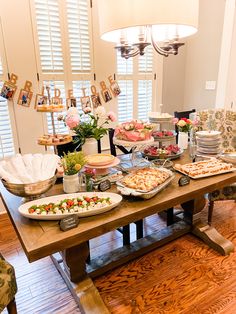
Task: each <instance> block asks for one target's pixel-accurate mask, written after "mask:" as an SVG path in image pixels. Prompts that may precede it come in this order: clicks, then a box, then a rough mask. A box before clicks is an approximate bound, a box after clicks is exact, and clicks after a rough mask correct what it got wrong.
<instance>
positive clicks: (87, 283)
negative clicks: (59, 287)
mask: <svg viewBox="0 0 236 314" xmlns="http://www.w3.org/2000/svg"><path fill="white" fill-rule="evenodd" d="M88 254H89V249H88V244H87V243H82V244H80V245H77V246H74V247H71V248H68V249H66V250H65V251H63V252H61V254H59V253H57V254H54V255H52V256H51V258H52V260H53V262H54V264H55V266H56V267H57V270H58V271H59V273H60V274H61V276H62V278H63V279H64V281H65V283H66V284H67V286H68V288H69V289H70V291H71V294H72V295H73V297H74V299H75V301H76V302H77V304H78V305H79V308H80V310H81V312H82V313H84V314H86V313H93V314H101V313H104V314H109V313H110V312H109V311H108V309H107V307H106V306H105V304H104V302H103V300H102V298H101V296H100V294H99V292H98V290H97V288H96V287H95V285H94V283H93V281H92V279H91V278H90V277H89V276H88V274H87V271H86V259H87V257H88Z"/></svg>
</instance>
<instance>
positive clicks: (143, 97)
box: [138, 80, 152, 121]
mask: <svg viewBox="0 0 236 314" xmlns="http://www.w3.org/2000/svg"><path fill="white" fill-rule="evenodd" d="M151 110H152V81H151V80H139V81H138V119H140V120H144V121H147V120H148V112H150V111H151Z"/></svg>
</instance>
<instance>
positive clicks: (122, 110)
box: [117, 47, 154, 122]
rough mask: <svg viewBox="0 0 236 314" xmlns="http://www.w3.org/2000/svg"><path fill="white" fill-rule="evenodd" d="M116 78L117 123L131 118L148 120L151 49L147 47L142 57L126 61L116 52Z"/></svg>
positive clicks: (150, 94)
mask: <svg viewBox="0 0 236 314" xmlns="http://www.w3.org/2000/svg"><path fill="white" fill-rule="evenodd" d="M117 78H118V81H119V84H120V85H121V94H120V95H119V97H118V120H119V122H124V121H128V120H130V119H132V118H138V119H141V120H148V112H150V111H152V107H153V102H154V101H153V100H154V99H153V50H152V47H147V48H146V49H145V54H144V55H143V56H138V57H135V58H129V59H127V60H126V59H124V58H121V56H120V53H119V52H117ZM125 82H126V83H125ZM122 87H123V88H122ZM131 99H132V101H131Z"/></svg>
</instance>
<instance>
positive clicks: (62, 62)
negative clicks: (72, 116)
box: [35, 0, 92, 133]
mask: <svg viewBox="0 0 236 314" xmlns="http://www.w3.org/2000/svg"><path fill="white" fill-rule="evenodd" d="M88 4H89V2H88V1H87V0H65V1H59V0H35V18H36V25H35V26H36V35H37V40H36V42H37V45H38V50H39V56H38V57H39V62H38V64H40V67H39V75H40V78H41V79H43V81H44V86H45V85H46V84H47V85H49V86H50V91H51V94H52V96H53V94H54V88H58V89H60V91H61V97H62V98H63V103H64V104H65V103H66V98H68V95H66V94H65V91H67V90H69V89H73V95H74V96H75V97H76V99H77V107H78V109H79V110H80V111H81V104H80V97H82V96H83V94H82V88H86V92H87V94H88V95H89V94H90V86H91V81H92V76H91V71H92V61H91V60H92V58H91V55H92V54H91V53H90V52H91V51H92V49H91V42H92V41H91V39H90V36H91V35H90V33H91V32H90V29H89V25H90V20H89V19H90V16H89V8H88ZM60 114H63V113H60ZM64 114H65V112H64ZM58 115H59V114H58V113H54V114H53V118H54V125H55V131H56V133H68V130H67V128H66V127H65V126H64V124H63V122H61V121H57V116H58ZM47 126H48V132H49V133H52V132H53V126H52V115H51V114H47Z"/></svg>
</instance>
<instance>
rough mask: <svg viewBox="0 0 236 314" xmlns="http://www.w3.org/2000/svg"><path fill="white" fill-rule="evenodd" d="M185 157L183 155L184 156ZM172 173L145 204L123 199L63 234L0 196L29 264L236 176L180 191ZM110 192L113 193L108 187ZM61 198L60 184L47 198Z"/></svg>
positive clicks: (5, 195)
mask: <svg viewBox="0 0 236 314" xmlns="http://www.w3.org/2000/svg"><path fill="white" fill-rule="evenodd" d="M185 155H187V154H185ZM187 161H189V160H188V157H187V156H181V158H180V159H178V160H177V161H176V162H177V163H186V162H187ZM180 176H181V174H179V173H176V174H175V178H174V180H173V181H172V182H171V183H170V184H169V185H168V186H167V187H166V188H165V189H164V190H162V191H161V192H160V193H158V194H157V195H156V196H154V197H153V198H151V199H149V200H142V199H139V198H134V197H124V198H123V200H122V202H121V203H120V205H119V206H117V207H116V208H114V209H112V210H110V211H108V212H106V213H104V214H99V215H96V216H92V217H87V218H81V219H80V223H79V225H78V227H77V228H74V229H71V230H68V231H66V232H63V231H61V230H60V229H59V225H58V221H39V220H31V219H28V218H25V217H23V216H21V215H20V214H19V212H18V210H17V209H18V207H19V206H20V204H21V202H22V199H21V198H20V197H17V196H14V195H13V194H11V193H9V192H8V191H7V190H6V189H5V188H4V187H3V185H2V184H1V185H0V192H1V194H2V198H3V201H4V203H5V205H6V208H7V211H8V213H9V215H10V218H11V220H12V223H13V225H14V227H15V229H16V232H17V233H18V236H19V239H20V241H21V243H22V246H23V248H24V250H25V253H26V255H27V257H28V259H29V261H35V260H38V259H40V258H42V257H45V256H48V255H51V254H52V253H55V252H58V251H61V250H64V249H66V248H69V247H72V246H75V245H78V244H80V243H82V242H85V241H88V240H90V239H92V238H94V237H97V236H99V235H102V234H104V233H106V232H109V231H111V230H115V229H116V228H118V227H121V226H124V225H126V224H129V223H131V222H134V221H137V220H139V219H142V218H144V217H147V216H150V215H152V214H155V213H158V212H161V211H163V210H165V209H168V208H170V207H173V206H175V205H177V204H180V203H184V202H186V201H189V200H191V199H194V198H196V197H199V196H201V195H203V194H205V193H208V192H212V191H214V190H216V189H218V188H221V187H224V186H226V185H228V184H231V183H234V182H235V180H236V172H230V173H227V174H221V175H216V176H212V177H208V178H203V179H198V180H191V181H190V184H189V185H186V186H182V187H180V186H179V185H178V180H179V178H180ZM111 192H116V187H115V186H114V187H112V189H111ZM56 194H63V190H62V184H57V185H55V186H54V187H53V188H52V189H51V190H50V191H49V192H48V193H47V195H48V196H50V195H56Z"/></svg>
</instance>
